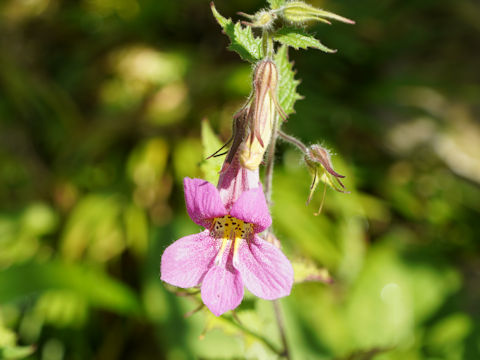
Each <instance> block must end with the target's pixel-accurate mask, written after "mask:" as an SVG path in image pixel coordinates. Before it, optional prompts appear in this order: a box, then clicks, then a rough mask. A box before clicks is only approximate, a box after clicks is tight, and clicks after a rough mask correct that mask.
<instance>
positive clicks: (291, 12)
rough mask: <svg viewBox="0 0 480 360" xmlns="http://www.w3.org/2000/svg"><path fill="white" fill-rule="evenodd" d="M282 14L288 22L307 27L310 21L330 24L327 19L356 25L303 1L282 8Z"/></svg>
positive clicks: (290, 3)
mask: <svg viewBox="0 0 480 360" xmlns="http://www.w3.org/2000/svg"><path fill="white" fill-rule="evenodd" d="M282 9H283V12H282V13H281V14H282V16H283V18H284V19H285V20H287V21H288V22H291V23H293V24H296V25H305V23H307V22H309V21H321V22H324V23H327V24H330V21H328V20H327V19H332V20H337V21H341V22H344V23H347V24H355V21H353V20H350V19H347V18H345V17H343V16H340V15H337V14H334V13H332V12H329V11H325V10H322V9H317V8H316V7H313V6H311V5H309V4H305V3H304V2H302V1H291V2H288V3H286V4H285V6H283V7H282Z"/></svg>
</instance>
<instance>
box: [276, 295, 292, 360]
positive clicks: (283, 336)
mask: <svg viewBox="0 0 480 360" xmlns="http://www.w3.org/2000/svg"><path fill="white" fill-rule="evenodd" d="M273 309H274V310H275V319H276V320H277V326H278V330H279V331H280V338H281V339H282V346H283V351H282V353H281V354H280V356H283V357H284V358H285V359H287V360H289V359H290V352H289V349H288V343H287V335H286V333H285V324H284V322H283V316H282V309H281V307H280V301H278V300H273Z"/></svg>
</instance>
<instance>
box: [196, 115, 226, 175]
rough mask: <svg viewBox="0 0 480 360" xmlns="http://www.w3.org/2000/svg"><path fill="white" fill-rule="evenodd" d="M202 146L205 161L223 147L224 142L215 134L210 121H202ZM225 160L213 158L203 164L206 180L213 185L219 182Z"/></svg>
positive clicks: (201, 166)
mask: <svg viewBox="0 0 480 360" xmlns="http://www.w3.org/2000/svg"><path fill="white" fill-rule="evenodd" d="M202 146H203V158H204V159H206V158H207V157H209V156H210V155H212V154H213V153H215V151H217V150H218V149H220V147H221V146H222V142H221V141H220V140H219V139H218V137H217V136H216V135H215V133H214V132H213V130H212V128H211V126H210V123H209V122H208V120H203V121H202ZM223 159H224V158H223V157H211V158H210V159H208V160H204V161H203V162H202V164H201V165H200V168H201V169H202V172H203V175H204V178H205V180H207V181H209V182H211V183H212V184H215V183H216V182H217V180H218V174H219V172H220V169H221V168H222V162H223Z"/></svg>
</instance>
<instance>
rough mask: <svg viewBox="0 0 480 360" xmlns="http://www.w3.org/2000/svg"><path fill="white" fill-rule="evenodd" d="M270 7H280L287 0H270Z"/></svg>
mask: <svg viewBox="0 0 480 360" xmlns="http://www.w3.org/2000/svg"><path fill="white" fill-rule="evenodd" d="M268 4H269V5H270V9H278V8H280V7H282V6H283V5H284V4H285V0H268Z"/></svg>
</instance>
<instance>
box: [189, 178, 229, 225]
mask: <svg viewBox="0 0 480 360" xmlns="http://www.w3.org/2000/svg"><path fill="white" fill-rule="evenodd" d="M183 187H184V190H185V203H186V205H187V212H188V215H190V217H191V218H192V220H193V221H194V222H195V224H198V225H201V226H204V227H206V228H208V227H210V225H211V220H212V219H213V218H216V217H222V216H224V215H226V214H227V210H226V209H225V206H224V205H223V202H222V200H221V199H220V195H219V194H218V190H217V189H216V188H215V186H213V185H212V184H210V183H209V182H208V181H205V180H202V179H190V178H188V177H187V178H185V179H184V180H183Z"/></svg>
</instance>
